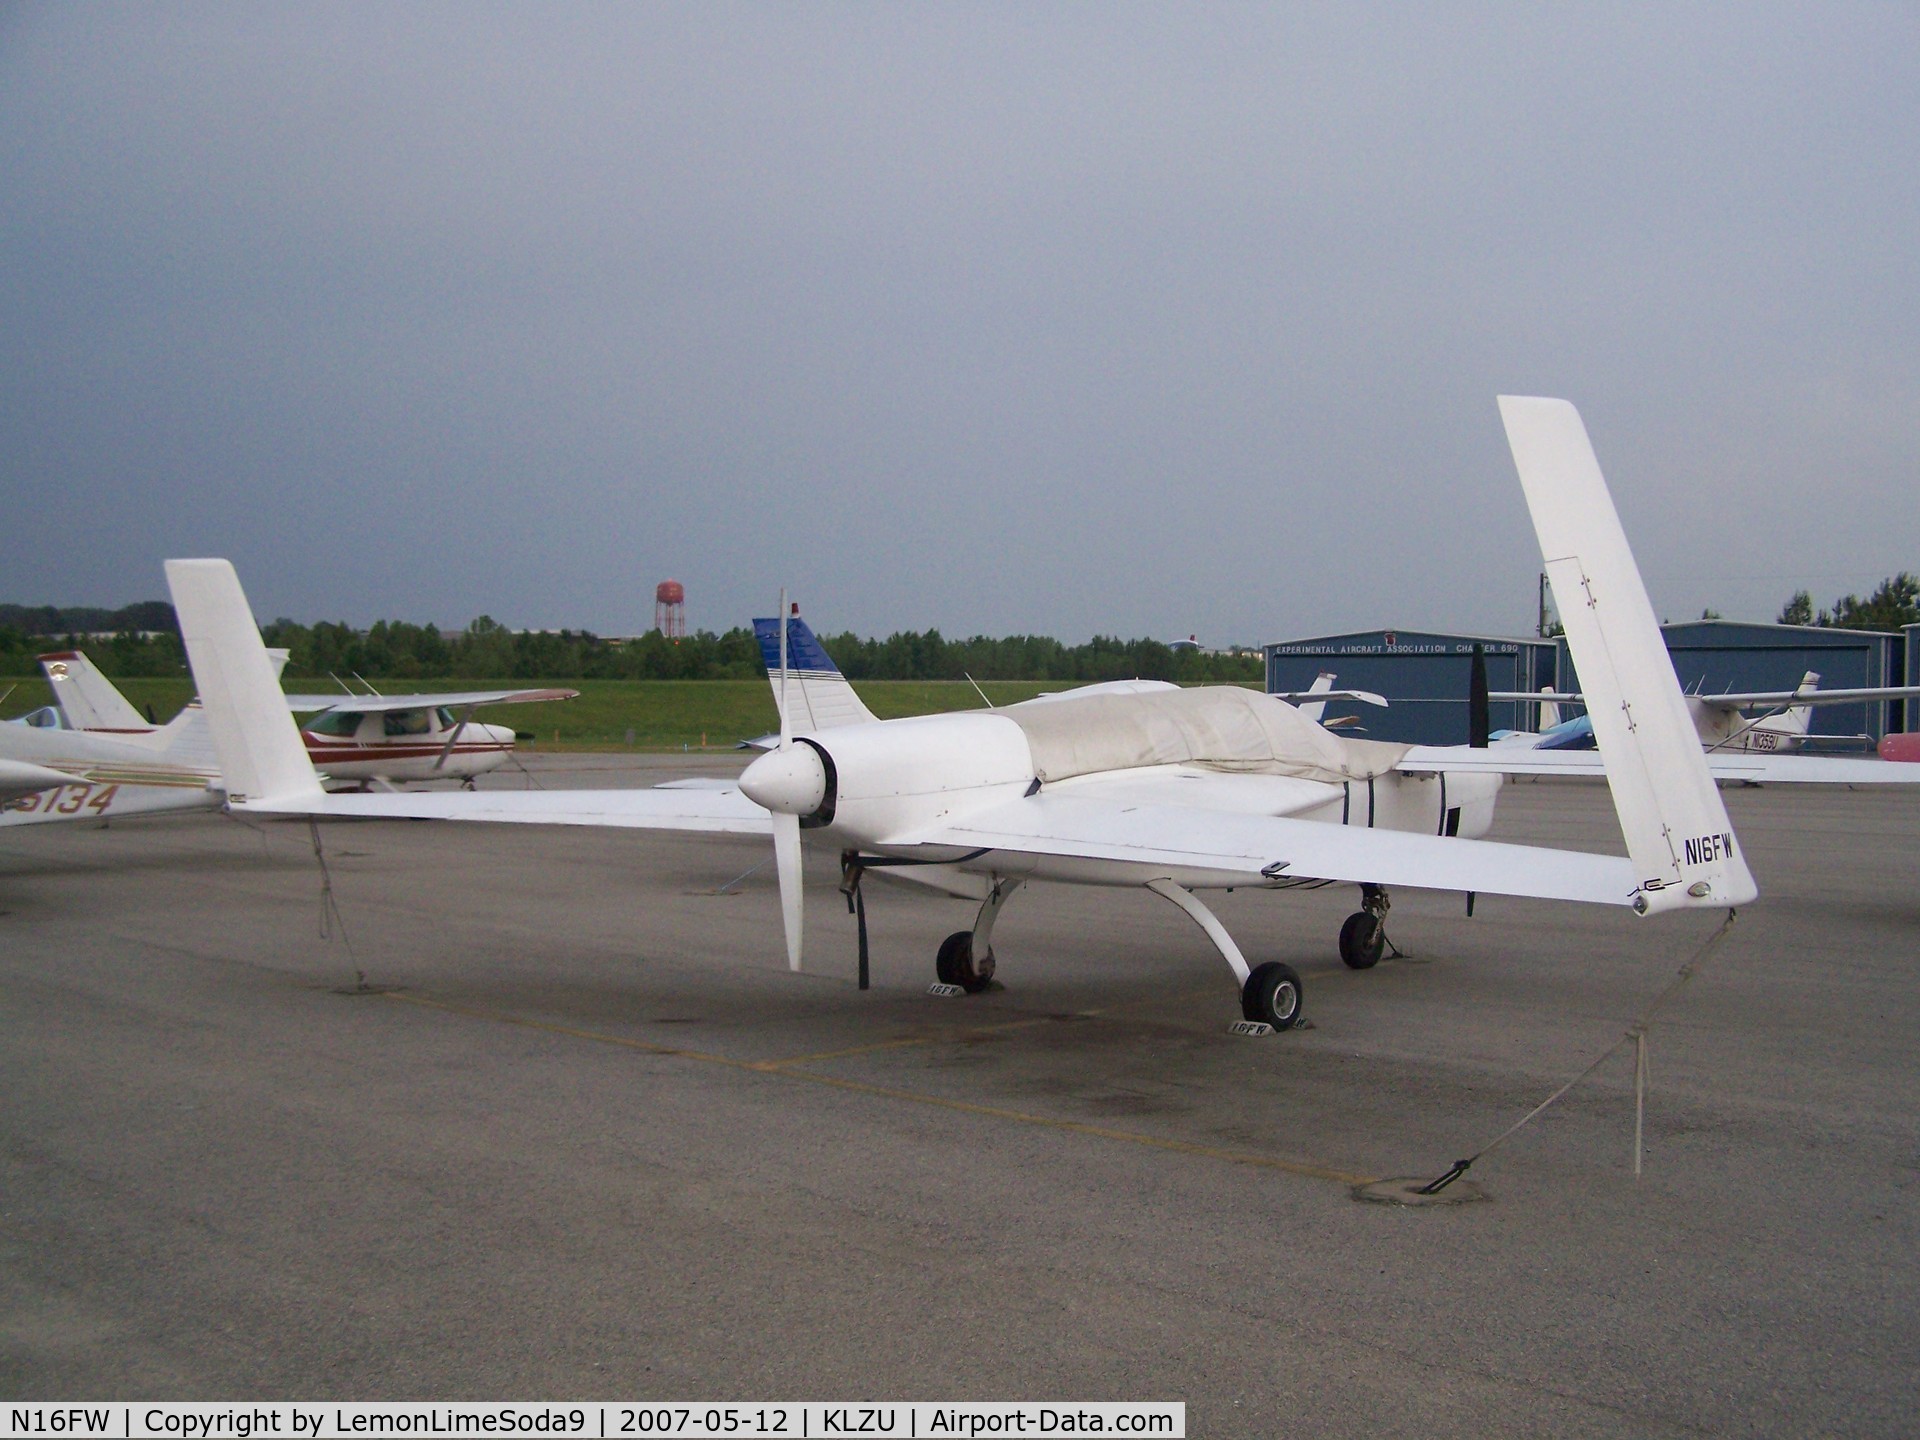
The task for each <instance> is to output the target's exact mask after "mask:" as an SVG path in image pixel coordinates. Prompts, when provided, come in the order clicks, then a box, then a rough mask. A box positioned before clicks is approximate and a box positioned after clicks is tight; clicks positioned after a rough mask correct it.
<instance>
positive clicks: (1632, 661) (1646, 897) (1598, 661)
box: [1500, 395, 1759, 914]
mask: <svg viewBox="0 0 1920 1440" xmlns="http://www.w3.org/2000/svg"><path fill="white" fill-rule="evenodd" d="M1500 418H1501V421H1502V422H1503V423H1504V425H1505V427H1506V431H1507V444H1508V446H1509V447H1510V448H1511V450H1512V451H1513V463H1514V468H1515V469H1516V470H1518V471H1519V473H1520V488H1521V489H1522V490H1523V491H1524V492H1525V493H1526V497H1527V510H1528V512H1529V513H1530V514H1531V515H1532V517H1533V527H1534V533H1535V534H1536V536H1537V537H1538V538H1539V541H1540V554H1541V557H1542V559H1543V561H1544V563H1545V566H1546V572H1547V576H1548V579H1549V581H1550V583H1551V584H1552V585H1553V593H1554V595H1555V596H1556V597H1557V598H1558V600H1559V605H1560V619H1561V623H1562V624H1563V625H1564V626H1565V629H1566V635H1567V647H1568V649H1569V650H1571V651H1572V653H1573V663H1574V665H1575V667H1576V668H1577V669H1578V670H1579V672H1580V680H1581V685H1582V688H1583V690H1584V691H1585V694H1586V697H1587V713H1588V716H1589V717H1590V718H1591V719H1592V721H1593V733H1594V739H1595V741H1596V742H1597V744H1598V745H1599V750H1600V755H1601V757H1602V758H1603V759H1604V760H1605V762H1606V767H1607V768H1606V774H1607V781H1608V784H1609V786H1610V788H1611V790H1612V792H1613V803H1614V809H1615V811H1616V813H1617V814H1618V815H1619V817H1620V829H1621V832H1622V833H1623V834H1624V835H1625V836H1626V841H1627V853H1628V855H1629V856H1631V857H1632V860H1633V866H1634V870H1635V871H1636V873H1637V874H1638V876H1639V880H1640V892H1641V893H1640V895H1639V896H1638V897H1637V898H1636V901H1635V908H1636V909H1637V910H1639V911H1640V912H1641V913H1642V914H1648V913H1651V912H1654V911H1659V910H1671V909H1680V908H1685V907H1688V906H1702V905H1714V906H1721V905H1741V904H1745V903H1746V902H1747V901H1749V900H1751V899H1753V898H1754V897H1755V896H1756V895H1758V894H1759V887H1758V886H1757V885H1756V884H1755V883H1754V879H1753V875H1752V873H1751V872H1750V871H1749V870H1748V869H1747V863H1746V860H1745V859H1744V858H1743V857H1742V856H1741V855H1740V854H1739V853H1738V852H1737V851H1736V849H1735V846H1734V840H1733V824H1732V822H1731V821H1729V820H1728V819H1727V810H1726V806H1725V805H1724V804H1722V803H1721V800H1720V791H1719V790H1718V788H1716V786H1715V785H1714V781H1713V776H1712V774H1711V773H1709V771H1708V770H1707V766H1706V760H1705V757H1704V756H1703V755H1702V753H1701V749H1700V735H1699V731H1698V729H1697V728H1696V727H1695V725H1694V721H1693V716H1692V714H1691V713H1690V712H1689V711H1688V709H1687V703H1686V700H1685V699H1684V698H1683V697H1682V695H1681V693H1680V685H1679V682H1678V681H1677V680H1676V679H1675V678H1674V673H1673V662H1672V660H1671V659H1670V658H1669V656H1668V654H1667V647H1666V644H1665V643H1664V642H1663V641H1662V639H1661V637H1660V622H1659V619H1658V617H1657V616H1656V615H1655V614H1654V610H1653V603H1652V602H1651V601H1650V600H1649V599H1648V598H1647V589H1646V585H1645V584H1644V583H1643V582H1642V580H1641V578H1640V570H1639V567H1638V566H1637V565H1636V564H1635V563H1634V559H1633V551H1632V549H1631V548H1630V547H1629V546H1628V544H1627V537H1626V532H1625V531H1624V530H1623V529H1622V528H1621V524H1620V516H1619V514H1618V512H1617V511H1616V510H1615V509H1614V506H1613V497H1612V495H1611V494H1609V493H1608V490H1607V482H1606V479H1605V477H1604V476H1602V475H1601V473H1600V461H1599V459H1598V458H1597V457H1596V456H1595V455H1594V453H1593V442H1592V441H1591V440H1590V439H1588V437H1587V427H1586V425H1585V424H1584V423H1583V422H1582V420H1581V419H1580V412H1579V411H1578V410H1576V409H1574V407H1573V406H1572V405H1570V404H1569V403H1568V402H1567V401H1565V400H1554V399H1547V398H1543V397H1538V396H1515V395H1502V396H1501V397H1500Z"/></svg>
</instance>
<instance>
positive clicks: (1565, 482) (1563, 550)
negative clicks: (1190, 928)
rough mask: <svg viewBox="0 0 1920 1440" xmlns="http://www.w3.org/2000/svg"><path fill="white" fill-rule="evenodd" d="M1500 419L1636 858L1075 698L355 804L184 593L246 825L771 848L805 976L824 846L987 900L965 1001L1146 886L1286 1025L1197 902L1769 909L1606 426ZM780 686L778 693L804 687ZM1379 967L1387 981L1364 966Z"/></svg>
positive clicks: (1442, 786) (243, 650) (1217, 698)
mask: <svg viewBox="0 0 1920 1440" xmlns="http://www.w3.org/2000/svg"><path fill="white" fill-rule="evenodd" d="M1500 407H1501V413H1502V417H1503V419H1504V420H1505V423H1506V427H1507V434H1508V439H1509V441H1510V443H1511V445H1512V448H1513V453H1514V458H1515V461H1516V463H1517V465H1518V468H1519V471H1520V478H1521V483H1522V486H1523V488H1524V489H1525V491H1526V495H1527V502H1528V506H1529V509H1530V510H1531V512H1532V514H1533V518H1534V524H1535V528H1536V530H1537V532H1538V534H1539V536H1540V541H1541V549H1542V551H1543V554H1544V556H1545V558H1546V562H1547V566H1548V569H1549V572H1550V573H1551V574H1552V575H1553V576H1554V578H1555V580H1556V582H1557V588H1558V589H1559V590H1560V593H1562V594H1564V595H1572V594H1583V595H1585V596H1586V597H1587V599H1588V603H1587V604H1585V605H1582V606H1579V607H1577V613H1575V614H1574V615H1572V616H1569V617H1568V622H1567V629H1568V642H1569V644H1570V645H1571V646H1572V647H1573V650H1574V657H1575V661H1576V663H1577V664H1578V665H1579V666H1580V667H1581V674H1582V675H1583V676H1584V677H1585V678H1586V681H1587V686H1588V695H1589V700H1590V703H1591V704H1592V705H1593V708H1594V715H1595V726H1596V729H1597V732H1598V737H1599V742H1600V747H1601V754H1602V756H1604V758H1605V760H1606V762H1607V777H1608V780H1609V783H1610V785H1611V788H1612V793H1613V797H1614V803H1615V807H1616V810H1617V812H1618V815H1619V818H1620V822H1621V828H1622V830H1623V832H1624V835H1625V840H1626V848H1627V852H1628V854H1627V856H1625V857H1615V856H1607V855H1592V854H1581V853H1574V852H1568V851H1558V850H1547V849H1539V848H1534V847H1529V846H1520V845H1506V844H1494V843H1489V842H1486V841H1483V840H1478V839H1472V838H1467V837H1472V836H1477V835H1482V834H1484V833H1485V832H1486V829H1487V827H1488V824H1489V823H1490V821H1491V817H1492V809H1493V799H1494V794H1495V792H1496V791H1497V789H1498V787H1499V784H1500V776H1499V774H1498V772H1497V770H1495V769H1492V768H1490V767H1488V765H1487V764H1486V763H1485V762H1486V761H1488V760H1489V759H1492V758H1495V757H1497V756H1498V754H1499V752H1496V751H1488V750H1479V751H1463V750H1456V749H1449V748H1447V747H1429V748H1427V749H1424V750H1416V749H1414V748H1411V747H1407V746H1400V745H1389V744H1383V743H1377V742H1369V741H1364V740H1352V739H1347V738H1344V737H1342V736H1339V735H1335V734H1333V733H1331V732H1329V731H1327V730H1325V729H1323V728H1322V727H1320V726H1319V725H1316V724H1314V723H1313V722H1312V721H1309V720H1307V719H1305V718H1303V717H1302V716H1301V715H1300V713H1299V712H1298V711H1297V710H1295V709H1294V708H1293V707H1292V706H1291V705H1288V704H1287V703H1286V702H1284V701H1280V700H1277V699H1274V698H1272V697H1270V696H1265V695H1261V694H1257V693H1255V692H1252V691H1248V690H1242V689H1237V688H1232V687H1220V688H1212V689H1200V690H1157V689H1148V690H1135V691H1133V692H1131V693H1118V694H1116V693H1093V694H1066V695H1060V696H1057V697H1053V698H1050V699H1046V700H1040V701H1030V702H1027V703H1025V704H1021V705H1010V706H1007V707H1005V708H1002V709H998V710H990V711H984V712H980V711H975V712H968V713H963V714H946V715H928V716H918V717H911V718H907V719H901V720H887V721H879V720H872V719H865V718H859V717H855V718H854V719H852V720H851V721H849V722H848V723H843V724H839V725H832V726H827V727H824V728H817V729H813V730H810V731H800V730H798V729H797V728H796V727H795V726H794V724H793V719H794V709H795V708H796V707H794V706H791V705H789V704H787V703H785V696H784V695H783V696H782V704H781V706H780V718H781V727H780V737H779V741H778V748H776V749H774V750H773V751H770V752H769V753H766V754H763V755H761V756H759V757H758V758H757V759H755V760H754V761H753V763H752V764H751V765H750V766H748V768H747V769H746V771H745V772H744V773H743V774H742V775H741V777H740V779H739V782H738V784H737V786H736V785H733V784H727V783H721V782H707V783H705V784H694V785H684V784H683V785H677V786H663V787H660V788H657V789H653V790H639V791H634V790H624V791H586V790H577V791H558V790H549V791H537V792H535V791H515V792H479V793H474V794H422V793H413V794H391V795H328V794H326V793H324V792H323V791H322V790H321V789H320V787H319V784H318V782H317V780H316V778H315V775H314V771H313V767H312V766H311V765H310V764H309V763H308V760H307V755H306V752H305V750H304V748H303V747H302V746H301V745H300V743H299V737H298V735H297V733H296V731H295V730H294V728H293V725H292V722H291V721H290V720H289V718H288V716H287V712H286V708H285V705H284V703H283V702H282V700H281V697H280V695H279V692H278V688H277V687H276V686H275V685H274V684H273V679H272V672H271V667H270V665H269V663H268V660H267V656H266V651H265V649H264V647H263V646H262V644H261V641H260V634H259V631H258V629H257V628H256V627H255V625H254V622H253V617H252V615H251V613H250V611H249V609H248V607H247V602H246V597H245V595H244V594H243V593H242V591H241V589H240V584H239V580H238V578H237V577H236V576H235V574H234V572H233V568H232V566H231V565H229V564H228V563H227V562H225V561H223V560H173V561H169V562H168V563H167V577H168V582H169V584H170V585H171V587H172V590H173V598H174V605H175V608H176V610H177V612H178V613H179V616H180V620H181V630H182V634H183V636H184V638H185V641H186V646H187V653H188V656H189V658H190V660H191V663H192V665H193V669H194V674H195V676H196V678H197V680H198V682H199V686H200V692H201V695H202V698H203V699H204V701H205V703H206V705H207V710H208V716H209V719H210V721H211V724H212V729H213V734H214V739H215V743H216V745H217V747H218V749H219V751H220V755H221V760H222V764H223V768H224V770H225V773H226V776H227V780H228V796H229V803H230V805H231V806H232V807H233V808H234V809H235V810H242V811H247V812H264V813H272V814H302V815H355V816H420V817H441V818H447V819H463V820H492V821H517V822H522V823H535V824H575V825H612V826H630V827H641V828H652V829H673V830H686V831H730V832H738V833H757V834H768V833H771V834H772V836H773V840H774V852H775V856H776V859H777V869H778V873H779V881H780V892H781V907H782V915H783V921H784V928H785V931H786V941H787V955H788V960H789V963H790V964H791V965H793V966H794V967H795V968H798V966H799V964H800V958H801V933H802V923H801V909H802V896H801V865H800V838H801V832H802V830H803V829H811V830H814V831H815V832H816V833H817V834H818V835H819V836H820V837H821V838H822V839H825V840H829V841H831V842H833V843H834V844H836V846H838V847H839V848H840V849H841V850H842V852H843V856H844V858H845V860H846V862H847V869H848V871H849V874H850V881H851V885H852V887H853V888H854V890H855V893H856V894H857V885H858V880H859V876H860V873H861V872H862V870H863V869H864V868H868V867H872V866H880V865H899V864H919V863H932V864H937V865H942V866H946V867H950V868H952V869H954V870H958V871H961V872H966V873H969V874H972V875H976V876H979V877H981V878H982V880H983V881H984V882H985V883H986V885H987V893H986V897H985V899H984V901H983V902H982V904H981V907H980V911H979V914H978V916H977V917H976V919H975V922H974V925H973V927H972V928H971V930H966V931H961V932H959V933H958V934H956V935H954V936H951V937H949V938H948V940H947V941H946V943H945V944H943V945H942V946H941V957H940V961H939V972H940V974H941V975H942V978H943V979H946V978H949V977H950V978H951V980H952V981H953V982H956V983H958V984H960V985H961V986H962V988H968V989H971V988H975V987H976V985H977V983H978V982H979V981H980V980H981V978H982V976H983V973H984V972H986V971H987V969H988V967H989V966H990V965H991V960H992V950H991V934H992V928H993V923H994V919H995V917H996V916H997V915H998V913H999V911H1000V908H1001V906H1002V905H1003V904H1004V903H1005V901H1006V899H1007V897H1008V896H1009V895H1010V894H1012V893H1013V891H1014V890H1015V889H1017V888H1018V887H1019V886H1020V885H1021V884H1022V883H1023V882H1024V881H1026V880H1028V879H1042V880H1055V881H1062V882H1067V883H1077V884H1094V885H1116V886H1133V885H1139V886H1144V887H1145V888H1147V889H1149V890H1151V891H1152V892H1153V893H1155V894H1157V895H1160V896H1161V897H1163V898H1165V899H1166V900H1168V901H1170V902H1172V903H1173V904H1175V905H1177V906H1179V907H1180V908H1181V909H1182V910H1183V911H1185V912H1186V914H1187V915H1189V916H1190V917H1191V918H1192V919H1193V920H1194V921H1195V922H1196V923H1197V924H1198V925H1199V926H1200V927H1201V929H1202V930H1203V931H1204V932H1205V933H1206V935H1207V937H1208V938H1209V939H1210V940H1211V941H1212V942H1213V944H1214V946H1215V947H1216V948H1217V949H1218V950H1219V952H1220V954H1221V956H1222V957H1223V958H1224V959H1225V960H1226V962H1227V964H1228V965H1229V966H1231V967H1232V969H1233V972H1234V974H1235V975H1236V977H1237V978H1238V979H1239V981H1240V991H1241V1006H1242V1013H1243V1014H1244V1015H1246V1016H1247V1018H1248V1019H1250V1020H1255V1021H1263V1022H1265V1023H1267V1024H1270V1025H1272V1026H1274V1027H1275V1028H1277V1029H1284V1028H1287V1027H1288V1026H1290V1025H1292V1024H1293V1023H1294V1022H1295V1021H1296V1020H1297V1019H1298V1018H1299V1015H1300V994H1301V992H1300V980H1299V977H1298V976H1297V975H1296V974H1294V972H1293V971H1292V970H1291V969H1290V968H1289V967H1287V966H1286V965H1283V964H1281V963H1279V962H1277V961H1268V962H1266V963H1264V964H1262V965H1260V966H1258V967H1249V965H1248V964H1247V961H1246V959H1245V958H1244V956H1243V955H1242V954H1241V952H1240V949H1239V947H1238V946H1237V945H1236V944H1235V943H1234V941H1233V939H1232V937H1231V936H1230V935H1228V933H1227V932H1226V930H1225V928H1224V927H1223V926H1222V925H1221V924H1220V922H1219V921H1218V920H1217V919H1216V918H1215V916H1214V915H1213V913H1212V912H1211V911H1210V910H1208V909H1207V907H1206V906H1205V905H1204V904H1203V903H1202V902H1201V900H1200V899H1199V898H1198V896H1197V895H1196V894H1195V893H1194V892H1195V891H1197V890H1204V889H1209V888H1231V887H1235V886H1255V887H1268V888H1274V889H1284V888H1288V887H1291V886H1299V885H1318V884H1324V883H1327V882H1351V883H1355V884H1359V885H1361V886H1363V887H1364V888H1363V895H1365V896H1366V897H1367V898H1368V901H1369V908H1368V910H1366V911H1363V912H1362V915H1361V916H1357V917H1355V918H1354V919H1353V920H1349V922H1348V928H1349V929H1350V930H1353V929H1356V928H1359V929H1361V930H1365V929H1366V928H1367V927H1366V926H1360V927H1356V925H1355V921H1356V920H1361V919H1363V918H1364V919H1367V920H1368V921H1369V923H1370V924H1372V925H1375V926H1377V922H1378V909H1380V908H1384V898H1385V891H1384V887H1386V886H1392V885H1411V886H1416V887H1422V888H1430V889H1440V890H1456V891H1468V892H1474V891H1488V892H1492V893H1497V894H1509V895H1528V896H1539V897H1543V898H1549V899H1560V900H1582V901H1591V902H1595V903H1601V904H1618V905H1628V906H1631V907H1632V908H1633V909H1634V910H1636V911H1638V912H1639V913H1641V914H1648V913H1652V912H1656V911H1664V910H1675V909H1706V908H1721V907H1727V906H1734V905H1739V904H1742V903H1744V902H1746V901H1748V900H1750V899H1752V898H1753V897H1754V896H1755V894H1756V893H1757V890H1756V887H1755V885H1754V881H1753V877H1752V876H1751V874H1749V873H1748V870H1747V866H1746V863H1745V861H1744V859H1743V858H1742V856H1741V854H1740V853H1739V851H1738V849H1737V848H1736V845H1735V841H1734V836H1733V830H1732V826H1731V824H1730V823H1729V821H1728V819H1727V813H1726V810H1725V808H1724V806H1723V805H1722V803H1721V799H1720V794H1719V791H1718V790H1717V789H1716V788H1715V786H1714V783H1713V780H1712V777H1711V776H1710V775H1709V774H1708V773H1707V768H1706V764H1705V758H1704V756H1703V754H1702V752H1701V749H1700V746H1699V743H1698V741H1697V740H1696V739H1695V738H1694V732H1693V725H1692V722H1691V720H1690V719H1689V717H1688V714H1687V710H1686V705H1685V702H1684V700H1683V698H1682V696H1681V694H1680V689H1679V686H1678V684H1677V683H1676V682H1675V680H1674V674H1673V668H1672V666H1671V665H1670V664H1668V663H1667V658H1666V651H1665V647H1664V646H1663V645H1662V644H1661V642H1660V634H1659V628H1658V625H1657V622H1656V619H1655V615H1654V611H1653V607H1652V606H1651V605H1650V604H1649V603H1648V600H1647V596H1646V591H1645V589H1644V587H1643V586H1642V584H1641V581H1640V576H1639V573H1638V571H1637V570H1636V568H1635V566H1634V563H1633V557H1632V554H1631V552H1630V550H1629V549H1628V546H1627V542H1626V538H1625V536H1624V535H1623V534H1622V533H1621V530H1620V524H1619V520H1618V517H1617V516H1616V515H1615V513H1614V509H1613V504H1612V501H1611V498H1610V497H1609V496H1608V494H1607V490H1606V484H1605V481H1604V480H1603V479H1602V478H1601V474H1600V468H1599V465H1598V463H1597V461H1596V460H1595V458H1594V455H1593V449H1592V446H1591V444H1590V443H1589V441H1588V439H1587V434H1586V430H1585V427H1584V426H1583V425H1582V424H1581V421H1580V417H1579V415H1578V413H1577V412H1576V411H1575V410H1574V408H1573V407H1572V406H1571V405H1569V404H1567V403H1566V402H1565V401H1561V400H1545V399H1515V398H1502V400H1501V402H1500ZM785 608H786V607H785V605H784V603H783V605H782V610H783V612H784V610H785ZM782 618H783V619H784V614H783V617H782ZM783 648H784V647H783ZM783 661H784V656H783ZM780 669H781V672H782V674H781V675H779V676H776V677H775V683H776V685H780V684H781V682H782V681H783V680H784V679H785V672H786V671H787V669H788V666H787V665H786V664H785V663H783V664H782V665H781V667H780ZM782 688H784V686H782ZM1550 758H1552V757H1550ZM1571 758H1579V757H1571ZM1463 761H1464V762H1465V763H1462V762H1463ZM1476 772H1477V773H1476ZM1375 897H1378V899H1379V901H1380V902H1382V903H1381V904H1380V905H1379V906H1375V905H1374V904H1373V903H1372V902H1373V901H1374V900H1375ZM1351 938H1352V939H1354V940H1355V941H1367V940H1371V938H1372V936H1371V935H1370V934H1360V935H1355V936H1353V937H1351ZM1359 948H1360V949H1362V950H1363V951H1364V950H1365V949H1366V948H1368V947H1366V946H1365V945H1362V946H1360V947H1359ZM1351 958H1357V960H1358V962H1359V963H1367V961H1366V956H1365V954H1364V953H1363V954H1361V955H1359V956H1358V957H1350V959H1351Z"/></svg>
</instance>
